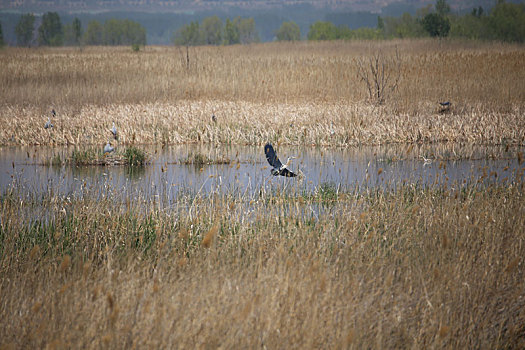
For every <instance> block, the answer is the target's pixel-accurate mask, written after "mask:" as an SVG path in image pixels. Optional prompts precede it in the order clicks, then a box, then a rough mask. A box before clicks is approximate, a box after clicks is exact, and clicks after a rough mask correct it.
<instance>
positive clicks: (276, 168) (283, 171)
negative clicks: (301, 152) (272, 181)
mask: <svg viewBox="0 0 525 350" xmlns="http://www.w3.org/2000/svg"><path fill="white" fill-rule="evenodd" d="M264 154H265V155H266V159H267V160H268V163H270V165H271V166H272V169H271V172H272V175H273V176H278V175H281V176H285V177H296V176H297V174H295V173H294V172H292V171H290V170H289V169H288V166H289V165H290V160H292V159H294V158H295V157H288V160H287V161H286V163H285V164H282V163H281V161H280V160H279V158H278V157H277V154H276V153H275V150H274V149H273V146H272V145H271V144H269V143H267V144H266V145H265V146H264Z"/></svg>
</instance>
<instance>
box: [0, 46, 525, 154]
mask: <svg viewBox="0 0 525 350" xmlns="http://www.w3.org/2000/svg"><path fill="white" fill-rule="evenodd" d="M396 50H397V52H398V54H399V60H398V61H397V62H398V63H399V66H394V67H392V66H389V67H391V69H389V68H388V67H387V69H386V72H387V73H389V72H390V73H391V74H393V75H394V76H397V75H399V77H400V80H399V84H398V86H397V89H395V90H394V91H390V90H389V89H387V91H386V92H385V101H384V103H383V104H382V105H378V104H377V103H374V101H370V100H369V96H368V90H367V88H366V86H365V84H364V83H363V82H362V81H360V79H359V77H358V71H357V67H358V62H359V61H364V62H367V60H368V59H369V58H370V57H371V56H372V55H374V54H375V53H378V52H380V53H381V56H382V57H383V58H385V59H392V58H393V57H395V52H396ZM189 57H190V59H189V65H188V64H187V61H186V53H185V50H184V49H180V48H175V47H148V48H146V50H145V51H141V52H132V51H131V49H130V48H127V47H126V48H98V47H96V48H95V47H88V48H84V49H83V50H81V51H80V50H78V49H71V48H62V49H15V48H8V49H6V50H3V51H1V52H0V67H2V68H0V81H2V84H1V86H0V118H1V119H0V120H1V121H2V123H3V125H7V127H4V128H2V130H1V131H0V144H1V145H7V144H19V145H26V144H50V145H56V144H75V145H84V144H95V145H98V144H104V143H105V142H106V141H107V138H108V134H109V133H108V129H109V128H110V127H111V125H112V123H113V122H115V124H116V125H117V128H118V129H119V130H120V131H121V135H122V137H123V142H125V143H132V142H135V143H142V144H145V143H148V144H155V143H157V144H158V143H165V144H174V143H187V142H211V143H234V144H262V143H264V142H266V141H267V140H269V139H270V140H273V141H274V142H279V143H283V144H295V145H300V144H305V145H320V146H348V145H356V144H381V143H412V142H462V143H475V144H501V143H505V144H509V143H511V144H524V143H525V114H524V104H525V64H523V62H525V49H524V48H523V46H517V45H506V44H497V43H469V42H459V41H441V42H439V41H430V40H420V41H414V40H411V41H389V42H382V43H370V42H336V43H305V42H302V43H295V44H277V43H271V44H258V45H250V46H232V47H198V48H190V50H189ZM397 73H399V74H397ZM391 81H393V78H392V79H391ZM446 100H450V101H451V102H452V108H451V110H450V111H449V112H447V113H439V105H438V102H439V101H446ZM52 108H54V109H55V110H56V111H57V112H58V116H57V118H54V120H53V122H54V124H55V128H54V129H53V130H52V131H51V132H48V131H47V130H43V127H42V126H43V125H44V123H45V121H46V120H47V117H48V116H49V115H50V110H51V109H52ZM212 113H215V114H216V116H217V119H218V122H217V124H214V123H212V122H211V115H212Z"/></svg>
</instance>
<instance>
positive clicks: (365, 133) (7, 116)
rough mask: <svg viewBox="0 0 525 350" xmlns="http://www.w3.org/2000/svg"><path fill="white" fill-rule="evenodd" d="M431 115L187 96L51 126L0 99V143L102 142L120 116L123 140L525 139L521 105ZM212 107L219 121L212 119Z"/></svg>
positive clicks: (74, 113) (34, 112) (330, 142)
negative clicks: (2, 103)
mask: <svg viewBox="0 0 525 350" xmlns="http://www.w3.org/2000/svg"><path fill="white" fill-rule="evenodd" d="M428 109H429V113H428V114H427V115H424V114H417V115H410V114H407V113H399V114H392V113H391V111H390V110H389V108H388V107H377V106H371V105H367V104H364V103H355V104H353V103H347V102H339V103H328V102H327V103H316V102H311V103H305V102H303V103H298V102H297V103H264V102H247V101H219V100H214V101H210V100H208V101H189V100H181V101H178V102H177V103H176V104H163V103H152V104H138V105H128V104H111V105H109V104H108V105H104V106H95V105H89V106H84V107H82V108H79V109H78V110H67V109H66V110H63V111H59V114H58V116H57V117H56V118H54V119H53V123H54V128H53V129H48V130H44V128H43V124H44V123H45V122H46V120H47V116H45V115H41V114H39V113H40V110H39V108H36V107H5V106H4V107H0V119H2V120H3V121H4V125H9V126H8V127H7V128H4V129H2V130H0V144H2V145H78V146H84V145H101V147H102V145H104V144H105V143H106V142H107V140H108V139H110V137H111V134H110V132H109V129H110V128H111V127H112V124H113V123H115V125H116V127H117V129H118V130H119V136H120V139H119V141H120V142H121V143H122V144H134V143H139V144H180V143H191V142H202V143H229V144H264V143H265V142H267V141H272V142H275V143H282V144H290V145H316V146H350V145H370V144H375V145H378V144H385V143H414V142H423V143H435V142H459V143H468V144H515V145H523V144H525V114H524V113H523V111H522V109H520V108H515V109H513V110H510V111H507V112H505V113H503V112H489V111H484V110H483V109H482V107H481V106H478V107H477V108H472V109H471V110H470V111H468V112H466V111H465V112H463V113H458V114H455V113H450V114H439V113H436V111H435V107H434V106H428ZM212 114H215V115H216V117H217V122H216V123H214V122H212V120H211V115H212Z"/></svg>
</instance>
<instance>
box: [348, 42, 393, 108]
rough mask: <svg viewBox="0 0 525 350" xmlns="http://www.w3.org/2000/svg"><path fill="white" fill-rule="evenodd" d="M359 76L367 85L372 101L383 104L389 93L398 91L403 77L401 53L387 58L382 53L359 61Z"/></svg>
mask: <svg viewBox="0 0 525 350" xmlns="http://www.w3.org/2000/svg"><path fill="white" fill-rule="evenodd" d="M357 76H358V78H359V79H360V80H361V81H362V82H364V83H365V85H366V88H367V90H368V96H369V98H370V101H373V102H375V103H377V104H383V103H384V102H385V99H386V97H387V96H388V94H389V93H392V92H394V91H396V90H397V87H398V85H399V81H400V80H401V77H402V68H401V57H400V55H399V51H398V50H397V47H396V50H395V54H394V55H391V56H387V55H385V54H383V52H382V51H376V52H375V53H373V54H371V55H370V56H368V57H367V58H366V59H365V58H358V59H357Z"/></svg>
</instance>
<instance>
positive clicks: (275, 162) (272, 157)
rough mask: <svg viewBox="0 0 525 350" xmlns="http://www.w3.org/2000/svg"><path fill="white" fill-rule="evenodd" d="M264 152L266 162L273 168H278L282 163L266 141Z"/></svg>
mask: <svg viewBox="0 0 525 350" xmlns="http://www.w3.org/2000/svg"><path fill="white" fill-rule="evenodd" d="M264 154H266V159H267V160H268V163H270V165H271V166H272V167H274V168H277V169H280V168H281V166H282V165H283V164H282V163H281V161H280V160H279V158H277V154H275V151H274V149H273V147H272V145H271V144H269V143H267V144H266V145H265V146H264Z"/></svg>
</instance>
